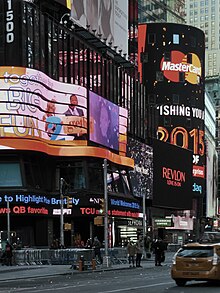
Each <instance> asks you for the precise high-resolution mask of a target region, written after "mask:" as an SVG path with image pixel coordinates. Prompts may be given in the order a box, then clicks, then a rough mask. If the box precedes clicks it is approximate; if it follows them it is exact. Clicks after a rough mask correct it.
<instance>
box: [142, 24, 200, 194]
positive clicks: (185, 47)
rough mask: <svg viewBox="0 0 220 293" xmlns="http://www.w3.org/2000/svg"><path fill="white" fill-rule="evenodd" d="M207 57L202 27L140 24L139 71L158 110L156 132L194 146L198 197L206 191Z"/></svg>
mask: <svg viewBox="0 0 220 293" xmlns="http://www.w3.org/2000/svg"><path fill="white" fill-rule="evenodd" d="M204 57H205V38H204V33H203V31H202V30H200V29H198V28H195V27H191V26H188V25H182V24H173V23H149V24H140V25H139V27H138V70H139V74H140V79H141V81H142V82H143V83H144V84H146V86H147V99H148V100H147V104H148V105H150V107H151V108H152V107H153V108H154V109H155V113H156V117H157V119H156V122H155V129H154V133H157V137H158V138H159V139H160V140H161V141H164V142H167V143H170V144H174V145H176V146H180V147H182V148H184V149H188V150H191V151H192V154H193V155H192V161H193V169H192V170H193V171H192V177H193V183H192V189H193V194H194V196H195V197H196V196H203V195H204V194H205V173H206V160H205V142H204Z"/></svg>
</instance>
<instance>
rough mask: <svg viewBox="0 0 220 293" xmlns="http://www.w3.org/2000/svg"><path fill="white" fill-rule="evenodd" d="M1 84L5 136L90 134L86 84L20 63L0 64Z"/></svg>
mask: <svg viewBox="0 0 220 293" xmlns="http://www.w3.org/2000/svg"><path fill="white" fill-rule="evenodd" d="M0 86H1V92H0V101H1V102H0V113H1V116H0V125H1V132H0V134H1V137H22V138H24V137H26V138H30V137H32V138H34V137H37V138H41V139H45V140H51V141H82V140H85V139H86V138H87V96H86V88H83V87H81V86H78V85H72V84H63V83H60V82H57V81H55V80H52V79H51V78H49V77H48V76H46V75H45V74H43V73H42V72H40V71H37V70H33V69H28V68H20V67H0Z"/></svg>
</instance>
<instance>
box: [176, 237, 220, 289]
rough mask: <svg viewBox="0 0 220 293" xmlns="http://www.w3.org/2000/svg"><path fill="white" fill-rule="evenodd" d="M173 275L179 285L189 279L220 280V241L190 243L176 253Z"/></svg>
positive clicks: (183, 284) (182, 284)
mask: <svg viewBox="0 0 220 293" xmlns="http://www.w3.org/2000/svg"><path fill="white" fill-rule="evenodd" d="M171 277H172V278H173V279H174V280H175V282H176V284H177V285H178V286H185V284H186V282H187V281H192V280H198V281H201V280H202V281H220V242H219V243H208V242H204V243H188V244H186V245H184V246H182V247H181V248H180V249H179V250H178V251H177V253H176V254H175V255H174V258H173V264H172V267H171Z"/></svg>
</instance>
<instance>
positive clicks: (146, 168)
mask: <svg viewBox="0 0 220 293" xmlns="http://www.w3.org/2000/svg"><path fill="white" fill-rule="evenodd" d="M128 154H129V155H130V156H131V158H132V159H134V170H132V171H130V179H131V186H132V188H133V195H134V196H137V197H143V194H144V193H145V198H146V199H152V196H153V148H152V147H150V146H148V145H146V144H144V143H141V142H139V141H137V140H135V139H129V140H128Z"/></svg>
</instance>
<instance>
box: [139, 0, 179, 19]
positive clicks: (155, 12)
mask: <svg viewBox="0 0 220 293" xmlns="http://www.w3.org/2000/svg"><path fill="white" fill-rule="evenodd" d="M138 20H139V23H144V22H172V23H185V0H177V1H173V0H156V1H155V0H150V1H149V0H138Z"/></svg>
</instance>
